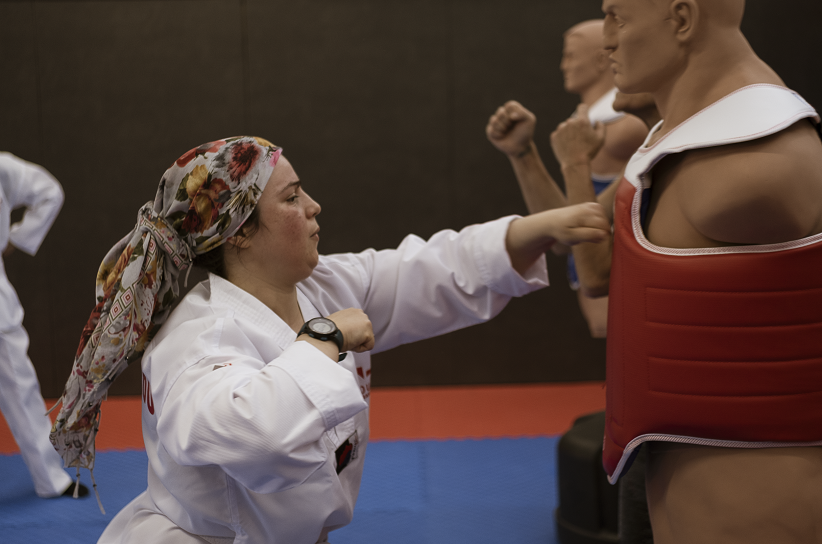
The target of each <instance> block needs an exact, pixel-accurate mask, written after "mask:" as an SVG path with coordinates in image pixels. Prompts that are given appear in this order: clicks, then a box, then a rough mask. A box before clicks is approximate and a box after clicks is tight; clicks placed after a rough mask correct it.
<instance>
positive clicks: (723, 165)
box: [665, 121, 822, 244]
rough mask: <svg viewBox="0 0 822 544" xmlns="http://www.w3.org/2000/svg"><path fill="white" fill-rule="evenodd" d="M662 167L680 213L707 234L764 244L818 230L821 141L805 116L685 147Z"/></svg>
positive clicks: (821, 222) (821, 188)
mask: <svg viewBox="0 0 822 544" xmlns="http://www.w3.org/2000/svg"><path fill="white" fill-rule="evenodd" d="M666 170H667V172H666V173H665V175H666V176H667V177H669V178H670V182H671V188H673V189H674V190H675V194H676V198H677V200H678V202H679V204H680V207H681V209H682V212H683V215H684V216H685V217H686V218H687V219H688V221H689V222H690V223H691V224H692V225H693V226H694V227H695V228H696V229H697V230H698V231H699V232H700V233H702V234H703V235H705V236H706V237H708V238H711V239H713V240H717V241H720V242H725V243H731V244H769V243H779V242H785V241H790V240H796V239H799V238H804V237H806V236H810V235H812V234H816V233H818V232H820V231H822V141H820V138H819V136H818V135H817V133H816V130H815V128H814V127H813V126H812V125H811V124H810V123H809V122H808V121H800V122H798V123H796V124H794V125H793V126H791V127H789V128H787V129H786V130H784V131H782V132H779V133H777V134H774V135H771V136H768V137H766V138H762V139H759V140H754V141H751V142H744V143H739V144H732V145H726V146H720V147H715V148H707V149H699V150H694V151H689V152H686V153H684V154H683V155H682V156H681V157H677V158H675V159H673V160H671V161H669V164H668V165H667V167H666Z"/></svg>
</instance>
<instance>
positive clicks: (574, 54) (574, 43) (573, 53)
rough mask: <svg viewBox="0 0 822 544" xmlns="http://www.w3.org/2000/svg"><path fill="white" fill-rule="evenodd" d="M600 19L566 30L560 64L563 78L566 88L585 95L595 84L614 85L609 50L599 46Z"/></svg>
mask: <svg viewBox="0 0 822 544" xmlns="http://www.w3.org/2000/svg"><path fill="white" fill-rule="evenodd" d="M602 28H603V22H602V21H601V20H593V21H585V22H582V23H579V24H578V25H574V26H573V27H571V28H570V29H569V30H568V31H567V32H566V33H565V41H564V46H563V49H562V62H561V63H560V65H559V68H560V70H562V74H563V76H564V78H565V90H566V91H568V92H569V93H573V94H578V95H584V94H585V93H586V91H588V90H589V89H591V88H594V87H600V86H604V87H606V88H605V90H606V91H607V90H608V89H610V88H611V87H612V86H613V74H612V73H611V70H610V66H611V62H610V61H609V60H608V53H607V52H606V51H605V49H603V47H602Z"/></svg>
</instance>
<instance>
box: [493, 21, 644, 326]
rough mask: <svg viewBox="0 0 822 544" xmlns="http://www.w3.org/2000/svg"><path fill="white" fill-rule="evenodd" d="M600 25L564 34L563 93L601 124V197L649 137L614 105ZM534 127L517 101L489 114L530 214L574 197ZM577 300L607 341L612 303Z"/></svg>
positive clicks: (597, 160)
mask: <svg viewBox="0 0 822 544" xmlns="http://www.w3.org/2000/svg"><path fill="white" fill-rule="evenodd" d="M602 25H603V23H602V21H601V20H594V21H585V22H582V23H579V24H577V25H575V26H573V27H572V28H571V29H569V30H568V31H567V32H566V33H565V36H564V45H563V55H562V62H561V64H560V69H561V70H562V73H563V77H564V81H565V83H564V84H565V90H566V91H568V92H569V93H572V94H576V95H578V96H579V97H580V104H581V105H584V106H586V108H587V109H586V110H585V111H586V112H587V113H585V116H586V118H588V119H589V120H590V122H591V123H592V124H593V125H598V124H601V125H603V127H602V129H603V132H604V141H603V144H602V146H601V147H600V149H599V151H598V152H597V154H596V156H595V157H594V158H593V160H592V161H591V171H590V174H591V181H592V182H593V184H594V187H595V190H596V192H597V193H599V192H602V191H604V190H605V189H606V188H607V187H608V186H609V185H610V184H611V183H612V182H613V181H614V180H615V179H618V177H619V174H620V173H621V172H622V170H623V168H624V167H625V164H626V163H627V162H628V160H629V159H630V158H631V155H633V153H634V151H636V148H637V147H639V145H640V144H641V143H642V141H643V139H644V138H645V135H646V133H647V129H646V127H645V126H644V125H643V123H642V122H641V121H640V120H639V119H637V118H636V117H633V116H630V115H624V114H623V113H621V112H616V111H614V109H613V108H612V107H611V103H612V102H613V97H614V94H615V92H616V89H614V81H613V72H612V71H611V69H610V61H609V60H608V58H607V53H606V51H605V50H604V49H603V47H602ZM535 127H536V117H535V116H534V114H533V113H531V112H530V111H528V110H527V109H525V108H524V107H523V106H522V105H521V104H520V103H519V102H516V101H509V102H507V103H506V104H504V105H503V106H501V107H500V108H499V109H497V111H496V112H495V113H494V115H492V116H491V118H490V119H489V121H488V126H487V128H486V135H487V136H488V139H489V140H490V141H491V143H492V144H494V146H495V147H496V148H497V149H499V150H500V151H502V152H503V153H505V154H506V155H507V156H508V158H509V160H510V161H511V165H512V167H513V169H514V173H515V174H516V176H517V181H518V182H519V186H520V190H521V191H522V194H523V197H524V199H525V203H526V205H527V207H528V211H529V212H530V213H537V212H540V211H544V210H550V209H553V208H557V207H561V206H564V205H566V204H572V203H574V201H573V199H572V197H571V195H570V194H569V195H568V196H567V198H566V195H564V194H563V193H562V191H561V190H560V189H559V187H558V186H557V185H556V183H555V182H554V180H553V179H552V178H551V176H550V174H548V171H547V170H546V169H545V166H544V165H543V163H542V160H541V158H540V156H539V152H538V151H537V148H536V145H535V144H534V140H533V137H534V129H535ZM563 175H565V173H564V172H563ZM566 185H567V184H566ZM568 274H569V281H570V283H571V286H572V288H574V289H578V287H579V284H578V281H577V279H576V270H575V269H574V266H573V263H572V262H569V270H568ZM578 297H579V304H580V309H581V310H582V313H583V315H584V317H585V320H586V321H587V323H588V327H589V329H590V331H591V335H592V336H593V337H595V338H604V337H605V333H606V325H607V312H608V299H607V298H599V299H591V298H588V297H586V296H584V295H583V294H582V293H581V292H579V293H578Z"/></svg>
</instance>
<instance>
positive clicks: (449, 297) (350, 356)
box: [52, 137, 609, 544]
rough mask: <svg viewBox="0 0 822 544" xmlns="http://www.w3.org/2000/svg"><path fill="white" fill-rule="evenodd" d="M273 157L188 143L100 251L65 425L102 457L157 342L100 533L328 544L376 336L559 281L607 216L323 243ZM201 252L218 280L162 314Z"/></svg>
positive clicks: (63, 432)
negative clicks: (142, 471)
mask: <svg viewBox="0 0 822 544" xmlns="http://www.w3.org/2000/svg"><path fill="white" fill-rule="evenodd" d="M280 153H281V150H280V148H278V147H276V146H273V145H271V144H270V143H269V142H267V141H265V140H262V139H259V138H248V137H242V138H232V139H227V140H221V141H218V142H211V143H209V144H205V145H203V146H200V147H199V148H197V149H194V150H192V151H191V152H189V153H188V154H186V155H184V156H183V157H181V158H180V159H179V160H178V161H177V162H176V163H175V164H174V165H173V166H172V167H171V168H170V169H169V170H168V171H167V172H166V174H165V176H164V177H163V181H162V183H161V185H160V189H159V190H158V193H157V197H156V199H155V201H154V202H150V203H148V204H146V206H144V207H143V209H142V210H141V212H140V215H139V218H138V221H139V222H138V226H137V227H136V228H135V230H134V231H133V232H132V233H131V234H129V236H127V237H126V238H124V239H123V240H122V241H121V242H120V243H119V244H118V245H117V246H115V248H114V249H112V251H111V252H110V253H109V255H108V256H107V257H106V260H105V261H104V262H103V265H102V266H101V271H100V274H99V275H98V301H99V304H98V307H97V308H96V309H95V313H93V314H92V318H91V319H90V321H89V325H88V326H87V328H86V330H85V331H84V343H83V344H81V351H80V352H79V353H78V359H77V361H76V362H75V368H74V371H73V373H72V378H71V379H70V381H69V383H68V384H67V386H66V392H65V394H64V396H63V404H64V405H63V410H62V411H61V413H60V415H59V416H58V422H57V425H56V426H55V431H54V433H53V434H52V439H53V441H54V442H55V444H56V446H57V447H58V449H59V450H60V451H61V453H63V456H64V458H65V459H66V460H67V462H68V464H72V465H74V466H78V467H79V466H93V438H92V437H93V432H94V428H95V427H96V423H95V421H96V415H97V411H98V409H99V402H100V399H101V396H102V393H101V392H104V391H105V389H106V388H107V386H108V383H110V381H111V380H112V379H113V378H114V377H115V376H116V375H117V374H118V373H119V372H120V371H121V370H122V368H123V367H124V366H125V364H126V362H125V361H128V360H133V359H135V358H136V356H138V355H139V354H140V352H142V351H143V348H144V346H146V345H147V347H145V353H144V355H143V358H142V370H143V399H144V403H143V415H142V417H143V436H144V440H145V444H146V450H147V453H148V458H149V469H148V489H147V490H146V491H145V492H144V493H143V494H141V495H140V496H138V497H137V498H136V499H135V500H134V501H132V502H131V503H130V504H129V505H128V506H126V508H125V509H123V510H122V511H121V512H120V513H119V514H118V515H117V516H116V517H115V518H114V520H113V521H112V522H111V524H110V525H109V527H108V528H107V529H106V531H105V532H104V533H103V535H102V537H101V538H100V542H102V543H131V542H136V543H140V544H144V543H145V542H152V543H165V542H174V543H178V542H179V543H187V542H192V543H194V542H235V543H240V542H242V543H287V544H314V543H316V542H325V541H326V538H327V535H328V532H329V531H331V530H333V529H336V528H338V527H341V526H343V525H346V524H347V523H349V522H350V521H351V517H352V514H353V510H354V503H355V501H356V498H357V493H358V491H359V485H360V479H361V475H362V469H363V459H364V457H365V450H366V445H367V443H368V410H367V408H368V396H369V385H370V374H371V363H370V356H369V351H383V350H387V349H390V348H392V347H395V346H397V345H400V344H403V343H407V342H413V341H415V340H420V339H423V338H428V337H431V336H435V335H438V334H443V333H446V332H448V331H452V330H455V329H458V328H461V327H466V326H468V325H471V324H474V323H478V322H481V321H484V320H487V319H489V318H491V317H492V316H494V315H495V314H497V313H498V312H499V311H500V310H501V309H502V308H503V306H505V304H506V303H507V301H508V300H509V298H510V297H512V296H520V295H523V294H526V293H528V292H530V291H533V290H535V289H538V288H540V287H543V286H544V285H546V284H547V277H546V271H545V263H544V257H542V254H543V252H544V251H545V249H546V248H547V247H549V246H550V245H551V244H552V243H553V242H554V241H555V240H559V241H561V242H563V243H572V244H573V243H576V242H580V241H584V240H590V241H598V240H600V239H602V238H603V237H604V236H605V234H606V232H607V231H608V229H609V225H608V223H607V221H606V220H605V217H604V214H603V213H602V210H601V208H599V207H598V205H597V204H590V205H584V206H581V207H575V208H564V209H561V210H556V211H551V212H546V213H544V214H539V215H533V216H530V217H527V218H515V217H509V218H505V219H500V220H498V221H494V222H491V223H487V224H483V225H475V226H472V227H468V228H466V229H464V230H462V231H461V232H459V233H457V232H453V231H443V232H440V233H438V234H436V235H434V236H433V237H432V238H431V239H430V240H429V241H428V242H425V241H423V240H421V239H419V238H417V237H415V236H409V237H407V238H406V239H405V240H404V241H403V243H402V244H401V245H400V246H399V248H397V249H396V250H387V251H374V250H367V251H364V252H362V253H359V254H341V255H331V256H319V255H318V252H317V243H318V240H319V231H320V229H319V226H318V224H317V215H318V214H319V213H320V206H319V204H317V203H316V202H315V201H314V200H312V199H311V198H310V197H309V196H308V195H307V194H306V193H305V191H304V190H303V188H302V186H301V183H300V180H299V178H298V177H297V175H296V173H295V172H294V169H293V168H292V167H291V165H290V164H289V163H288V161H287V160H286V159H285V158H284V157H281V156H280ZM223 243H224V244H223ZM221 244H223V245H221ZM191 257H193V258H194V262H195V264H200V265H202V266H204V267H206V268H207V269H209V270H210V272H211V273H210V274H209V279H208V281H205V282H203V283H201V284H200V285H198V286H197V287H196V288H195V289H193V290H192V291H191V293H189V294H188V295H187V296H186V297H185V298H184V299H183V300H182V302H181V303H180V305H179V306H178V307H177V308H176V309H175V311H174V312H173V313H172V314H171V315H170V316H168V318H167V319H166V314H167V312H168V307H169V304H170V303H171V301H172V300H173V298H174V297H175V293H176V286H177V282H176V278H177V274H178V273H179V271H180V270H183V269H185V268H186V267H187V266H188V262H189V260H190V258H191ZM318 318H320V319H318ZM322 318H325V319H322ZM161 323H164V324H163V326H162V328H160V329H159V332H158V331H157V327H158V326H159V324H161ZM155 333H156V336H153V335H154V334H155ZM152 336H153V339H151V338H152ZM103 359H105V361H104V360H103Z"/></svg>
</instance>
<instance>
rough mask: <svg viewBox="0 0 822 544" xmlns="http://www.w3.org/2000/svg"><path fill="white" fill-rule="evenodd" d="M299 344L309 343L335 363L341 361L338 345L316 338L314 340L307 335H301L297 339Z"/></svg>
mask: <svg viewBox="0 0 822 544" xmlns="http://www.w3.org/2000/svg"><path fill="white" fill-rule="evenodd" d="M297 341H298V342H308V343H309V344H311V345H312V346H314V347H315V348H317V349H318V350H320V351H321V352H323V354H324V355H326V356H327V357H328V358H329V359H331V360H332V361H334V362H335V363H336V362H338V361H339V360H340V350H339V349H338V348H337V344H335V343H334V342H332V341H330V340H318V339H316V338H312V337H310V336H308V335H307V334H301V335H300V336H298V337H297Z"/></svg>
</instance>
